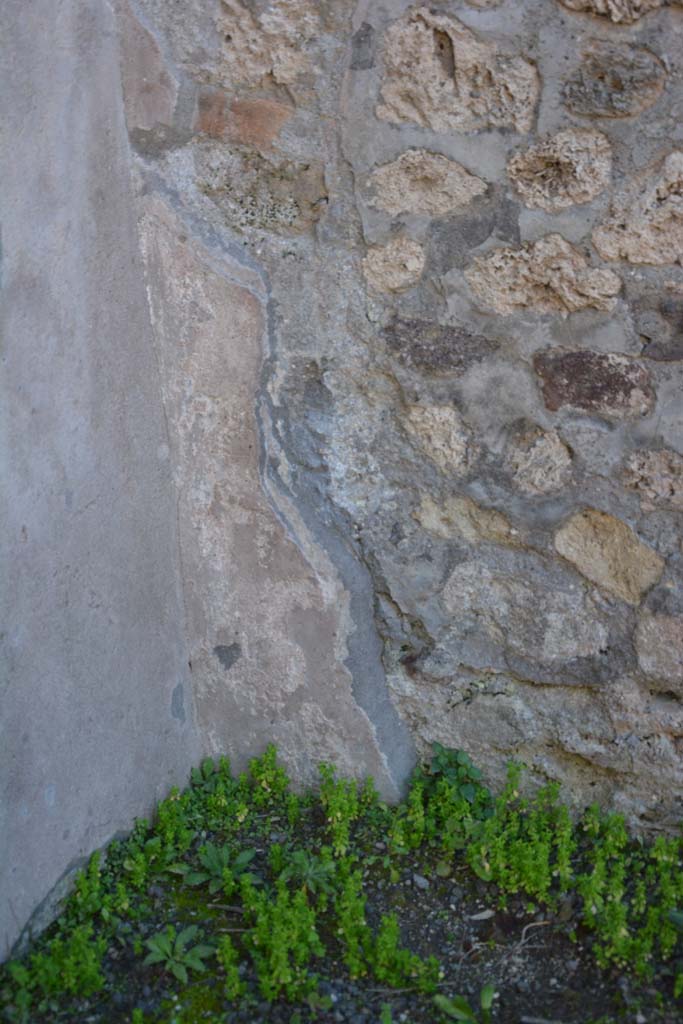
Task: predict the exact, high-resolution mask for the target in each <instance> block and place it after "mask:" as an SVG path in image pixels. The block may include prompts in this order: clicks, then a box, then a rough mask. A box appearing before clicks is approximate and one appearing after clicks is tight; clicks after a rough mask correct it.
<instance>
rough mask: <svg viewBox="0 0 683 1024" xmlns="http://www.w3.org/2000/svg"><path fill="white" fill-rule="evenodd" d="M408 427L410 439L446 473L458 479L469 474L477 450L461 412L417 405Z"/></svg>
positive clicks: (410, 412)
mask: <svg viewBox="0 0 683 1024" xmlns="http://www.w3.org/2000/svg"><path fill="white" fill-rule="evenodd" d="M404 424H405V428H406V430H407V431H408V434H409V436H410V437H411V438H413V439H414V440H415V441H416V442H417V443H418V444H419V446H420V447H421V448H422V450H423V451H424V452H426V454H427V455H428V456H429V457H430V459H432V460H433V461H434V462H435V463H436V465H437V466H438V467H439V469H441V470H443V472H444V473H452V474H454V475H456V476H457V475H462V474H463V473H466V472H467V470H468V468H469V465H470V464H471V462H472V460H473V458H474V455H475V448H474V446H473V444H472V441H471V436H470V431H469V430H468V429H467V427H466V426H465V424H464V422H463V419H462V416H461V415H460V413H459V412H458V411H457V409H454V408H453V407H452V406H450V405H418V404H414V405H411V406H409V407H408V411H407V415H406V418H405V421H404Z"/></svg>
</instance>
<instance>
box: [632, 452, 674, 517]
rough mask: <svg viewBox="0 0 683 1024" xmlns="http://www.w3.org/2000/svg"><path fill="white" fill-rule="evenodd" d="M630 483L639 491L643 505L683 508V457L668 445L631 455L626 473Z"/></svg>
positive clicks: (644, 506)
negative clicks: (657, 449) (668, 447)
mask: <svg viewBox="0 0 683 1024" xmlns="http://www.w3.org/2000/svg"><path fill="white" fill-rule="evenodd" d="M624 478H625V481H624V482H625V483H626V486H627V487H630V488H632V489H633V490H634V491H637V492H638V494H639V495H640V500H641V502H642V505H643V509H644V510H645V511H646V512H651V511H653V510H654V509H655V508H657V507H658V506H661V505H664V506H668V507H669V508H673V509H677V510H679V511H683V457H681V456H680V455H678V453H677V452H672V451H670V450H669V449H667V448H664V449H661V450H659V451H639V452H634V453H633V455H631V457H630V459H629V460H628V463H627V465H626V471H625V474H624Z"/></svg>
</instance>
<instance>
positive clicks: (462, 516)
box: [414, 494, 516, 544]
mask: <svg viewBox="0 0 683 1024" xmlns="http://www.w3.org/2000/svg"><path fill="white" fill-rule="evenodd" d="M414 516H415V519H416V520H417V522H418V523H419V524H420V526H422V527H423V528H424V529H425V530H428V531H429V532H430V533H433V534H434V536H436V537H442V538H443V539H444V540H449V539H451V538H452V537H461V538H462V539H464V540H466V541H468V542H469V543H470V544H477V543H479V541H491V542H493V543H494V544H514V543H515V542H516V531H515V530H513V528H512V526H511V525H510V522H509V520H508V518H507V516H504V515H503V513H502V512H498V511H497V510H496V509H492V508H482V506H481V505H477V503H476V502H474V501H472V499H471V498H467V497H458V498H455V497H451V498H447V499H446V501H444V502H443V503H442V504H438V503H437V502H436V501H434V499H433V498H432V497H431V496H430V495H429V494H425V495H423V496H422V500H421V502H420V506H419V508H418V509H417V510H416V511H415V512H414Z"/></svg>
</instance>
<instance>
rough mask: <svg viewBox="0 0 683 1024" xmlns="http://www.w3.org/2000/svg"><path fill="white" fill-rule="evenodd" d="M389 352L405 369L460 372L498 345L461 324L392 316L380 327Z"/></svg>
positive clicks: (488, 353) (458, 373) (493, 350)
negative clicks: (459, 325) (456, 325)
mask: <svg viewBox="0 0 683 1024" xmlns="http://www.w3.org/2000/svg"><path fill="white" fill-rule="evenodd" d="M382 338H383V339H384V342H385V344H386V346H387V349H388V351H389V352H390V353H391V355H392V356H395V357H396V359H397V360H398V361H399V362H400V363H401V365H402V366H405V367H406V368H408V369H411V370H412V369H416V370H426V371H428V372H432V373H452V374H457V375H458V376H461V375H462V374H463V373H465V371H466V370H468V369H469V368H470V366H473V365H474V364H475V363H478V362H480V361H481V360H482V359H485V358H486V356H488V355H491V354H492V353H493V352H495V351H496V349H497V348H498V344H497V342H494V341H490V340H489V339H488V338H485V337H484V336H483V335H481V334H471V333H470V332H469V331H466V330H465V329H464V328H463V327H453V326H450V325H447V324H446V325H444V324H437V323H433V322H432V321H429V320H404V319H401V318H400V317H395V318H394V319H393V320H392V321H391V322H390V323H389V324H388V325H387V326H386V327H385V328H384V330H383V331H382Z"/></svg>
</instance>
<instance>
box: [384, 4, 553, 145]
mask: <svg viewBox="0 0 683 1024" xmlns="http://www.w3.org/2000/svg"><path fill="white" fill-rule="evenodd" d="M383 59H384V81H383V84H382V92H381V100H380V103H379V105H378V106H377V116H378V117H379V118H380V119H381V120H383V121H391V122H393V123H398V124H400V123H402V122H405V123H410V124H418V125H421V126H422V127H424V128H431V129H433V130H434V131H438V132H449V131H456V132H469V131H476V130H477V129H481V128H512V129H514V130H515V131H518V132H528V131H530V130H531V127H532V125H533V119H534V113H535V108H536V103H537V100H538V94H539V78H538V72H537V70H536V67H535V65H534V64H533V63H532V61H530V60H528V59H527V58H526V57H521V56H519V55H510V54H506V53H504V52H502V51H501V50H499V49H498V48H497V46H496V45H495V44H493V43H491V42H488V41H486V40H483V39H480V38H479V37H478V36H477V35H475V33H474V32H472V31H471V30H470V29H468V28H466V27H465V26H464V25H463V24H462V23H461V22H460V21H458V20H457V19H456V18H453V17H450V16H449V15H446V14H435V13H433V12H432V11H430V10H429V8H427V7H420V8H417V9H413V10H411V11H408V13H407V14H405V15H404V16H403V17H402V18H400V19H399V20H398V21H396V22H394V24H393V25H391V26H390V27H389V29H388V30H387V32H386V36H385V40H384V47H383Z"/></svg>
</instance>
